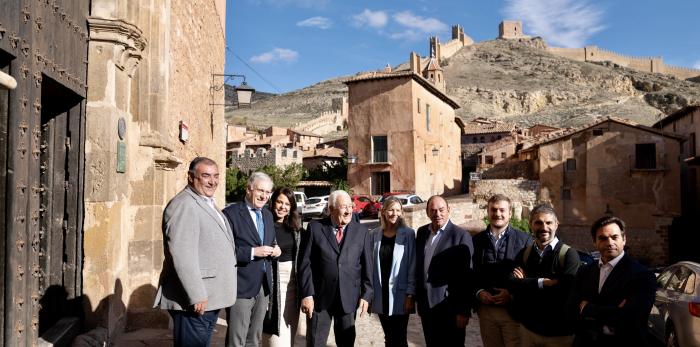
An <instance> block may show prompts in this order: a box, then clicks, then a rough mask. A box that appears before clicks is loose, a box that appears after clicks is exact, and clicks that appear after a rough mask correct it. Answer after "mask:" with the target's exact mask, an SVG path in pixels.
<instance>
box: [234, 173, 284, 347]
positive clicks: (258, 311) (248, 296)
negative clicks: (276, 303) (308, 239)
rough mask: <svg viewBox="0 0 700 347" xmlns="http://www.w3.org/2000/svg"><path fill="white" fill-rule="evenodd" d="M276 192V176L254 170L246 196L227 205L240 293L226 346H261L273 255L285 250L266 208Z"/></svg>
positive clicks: (276, 255) (275, 255) (268, 300)
mask: <svg viewBox="0 0 700 347" xmlns="http://www.w3.org/2000/svg"><path fill="white" fill-rule="evenodd" d="M271 193H272V179H271V178H270V176H268V175H267V174H265V173H263V172H254V173H252V174H251V175H250V178H249V179H248V187H247V188H246V195H245V200H243V201H242V202H240V203H237V204H235V205H231V206H229V207H227V208H225V209H224V214H225V215H226V217H227V218H228V220H229V222H230V223H231V227H232V229H233V237H234V239H235V240H236V258H237V263H238V265H237V266H238V293H237V299H236V303H235V304H234V305H233V307H231V310H230V312H229V315H228V331H227V333H226V346H235V347H242V346H255V347H257V346H259V345H260V339H261V336H262V327H263V320H264V318H265V312H267V308H268V304H269V302H270V291H271V289H272V262H271V258H273V257H278V256H279V255H280V254H281V253H282V251H281V250H280V248H279V247H278V246H276V245H275V221H274V219H273V217H272V212H270V210H269V209H267V208H264V207H265V204H266V203H267V201H268V200H269V199H270V194H271Z"/></svg>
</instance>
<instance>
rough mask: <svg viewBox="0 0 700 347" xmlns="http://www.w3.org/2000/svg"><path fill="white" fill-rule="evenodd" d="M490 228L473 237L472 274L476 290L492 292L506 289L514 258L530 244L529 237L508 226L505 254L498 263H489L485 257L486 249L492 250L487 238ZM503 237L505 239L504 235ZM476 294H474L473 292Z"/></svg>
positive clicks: (513, 266)
mask: <svg viewBox="0 0 700 347" xmlns="http://www.w3.org/2000/svg"><path fill="white" fill-rule="evenodd" d="M490 232H491V228H490V227H487V228H486V230H483V231H481V232H480V233H478V234H476V235H474V238H473V241H474V257H473V262H474V272H475V274H476V288H475V289H476V290H477V291H478V290H481V289H484V290H488V291H492V290H493V288H507V286H508V280H509V278H510V275H511V273H513V269H514V268H515V256H516V255H518V252H520V251H521V250H522V249H523V248H525V247H526V246H529V245H530V244H532V238H531V237H530V235H528V234H526V233H524V232H522V231H520V230H518V229H515V228H513V227H512V226H510V225H508V229H507V230H506V231H505V233H507V237H508V241H507V244H506V246H507V248H506V254H505V257H504V259H503V260H502V261H500V262H489V261H487V259H486V257H485V252H486V250H487V249H488V248H493V243H492V242H491V238H490V237H489V233H490ZM503 237H506V236H505V235H504V236H503ZM475 293H476V292H475Z"/></svg>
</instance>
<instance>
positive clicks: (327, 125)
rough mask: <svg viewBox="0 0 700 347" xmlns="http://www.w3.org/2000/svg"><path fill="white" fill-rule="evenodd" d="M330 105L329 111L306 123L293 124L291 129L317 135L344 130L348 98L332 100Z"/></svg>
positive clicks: (346, 119)
mask: <svg viewBox="0 0 700 347" xmlns="http://www.w3.org/2000/svg"><path fill="white" fill-rule="evenodd" d="M331 105H332V106H331V110H330V111H325V112H323V113H321V115H320V116H319V117H317V118H314V119H312V120H309V121H307V122H300V123H297V124H294V125H293V126H292V129H294V130H300V131H309V132H312V133H315V134H318V135H325V134H328V133H332V132H334V131H338V130H342V129H345V128H346V127H347V121H348V98H347V97H342V98H334V99H333V100H332V101H331Z"/></svg>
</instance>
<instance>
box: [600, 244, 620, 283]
mask: <svg viewBox="0 0 700 347" xmlns="http://www.w3.org/2000/svg"><path fill="white" fill-rule="evenodd" d="M624 255H625V251H622V252H620V255H618V256H617V257H615V258H614V259H612V260H610V261H609V262H608V263H607V264H603V260H602V259H601V260H598V266H599V267H600V278H599V279H598V293H600V291H601V290H603V285H604V284H605V280H606V279H608V276H610V273H611V272H612V270H613V269H614V268H615V266H616V265H617V263H619V262H620V259H622V257H623V256H624Z"/></svg>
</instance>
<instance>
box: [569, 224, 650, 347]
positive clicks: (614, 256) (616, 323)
mask: <svg viewBox="0 0 700 347" xmlns="http://www.w3.org/2000/svg"><path fill="white" fill-rule="evenodd" d="M591 237H592V238H593V242H594V244H595V247H596V249H598V251H599V252H600V260H599V261H598V262H597V263H593V264H590V265H587V266H584V267H582V268H581V271H579V273H578V275H577V277H576V281H575V283H574V291H573V293H572V295H571V298H572V299H571V303H572V305H571V307H570V308H571V309H572V311H573V316H574V317H575V319H576V332H575V338H574V346H649V345H650V344H649V339H648V338H647V337H648V336H647V335H648V330H647V326H646V325H647V320H648V319H649V312H650V311H651V307H652V306H653V304H654V299H655V296H656V277H655V276H654V274H653V273H652V272H651V271H649V269H647V268H646V267H644V266H642V265H641V264H639V263H638V262H637V261H636V260H634V259H632V257H630V256H629V255H627V254H626V253H625V242H626V237H625V223H624V222H623V221H622V219H620V218H617V217H615V216H605V217H602V218H600V219H598V220H597V221H595V222H594V223H593V226H591Z"/></svg>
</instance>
